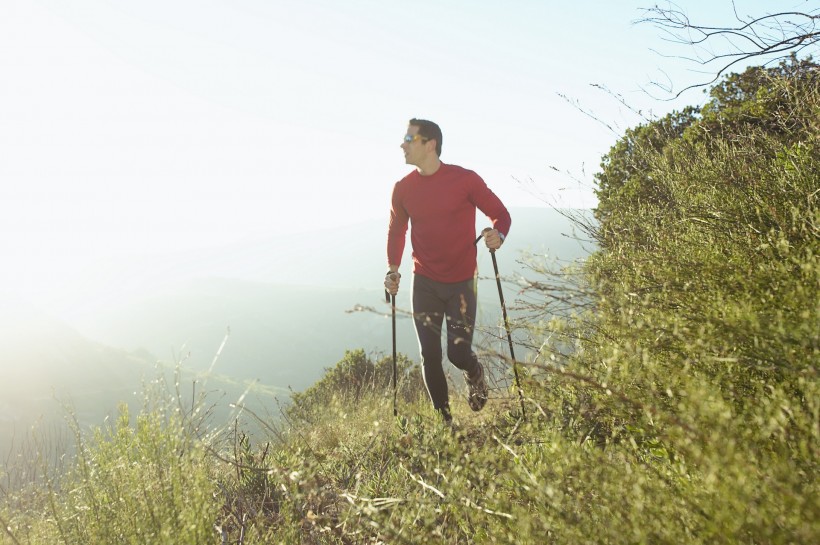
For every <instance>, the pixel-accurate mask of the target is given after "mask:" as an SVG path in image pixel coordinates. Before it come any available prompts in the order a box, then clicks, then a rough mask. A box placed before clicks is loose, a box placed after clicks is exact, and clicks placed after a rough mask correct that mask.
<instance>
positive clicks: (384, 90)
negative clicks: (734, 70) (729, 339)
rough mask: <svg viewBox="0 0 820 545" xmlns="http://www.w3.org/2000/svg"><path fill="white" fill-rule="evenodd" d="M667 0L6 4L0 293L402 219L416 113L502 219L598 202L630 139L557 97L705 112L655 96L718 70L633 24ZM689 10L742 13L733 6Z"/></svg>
mask: <svg viewBox="0 0 820 545" xmlns="http://www.w3.org/2000/svg"><path fill="white" fill-rule="evenodd" d="M653 3H654V2H652V1H647V2H641V1H640V0H629V1H586V2H550V1H546V0H519V1H515V0H513V1H509V2H499V1H484V0H470V1H466V0H464V1H446V0H437V1H433V0H413V1H409V2H408V1H394V0H372V1H371V0H346V1H339V0H302V1H296V0H264V1H263V0H232V1H217V0H197V1H187V0H162V1H157V0H131V1H128V0H117V1H114V0H71V1H67V0H40V1H37V0H29V1H24V0H2V2H0V255H2V263H3V265H2V267H0V284H2V285H3V286H5V287H6V289H7V290H11V291H14V292H15V293H18V294H20V295H22V296H23V297H32V298H36V297H37V295H38V294H42V293H43V292H44V291H45V292H47V291H48V290H54V289H59V286H60V285H69V284H70V282H69V283H66V282H64V281H63V277H64V276H66V275H67V276H70V275H72V274H74V275H78V274H81V273H82V271H83V270H85V269H87V268H89V267H95V266H99V265H101V264H103V263H104V262H105V260H107V259H111V258H116V257H117V256H123V255H135V254H149V253H162V252H168V251H173V250H174V249H190V248H204V247H208V246H211V245H216V244H226V243H230V242H232V241H236V240H242V239H247V238H249V237H250V238H261V237H270V236H282V237H290V236H296V235H294V233H298V232H300V231H305V230H315V229H322V228H327V227H330V226H333V225H343V224H350V223H355V222H358V221H361V220H365V219H373V218H383V219H384V220H385V222H386V220H387V213H388V199H389V195H390V190H391V188H392V185H393V183H394V182H395V181H397V180H398V179H400V178H401V177H402V176H403V175H404V174H406V173H407V172H409V170H410V169H409V167H408V166H407V165H405V164H404V162H403V157H402V154H401V151H400V149H399V145H400V143H401V137H402V136H403V134H404V131H405V129H406V125H407V120H408V119H410V118H411V117H421V118H427V119H432V120H434V121H436V122H438V123H439V124H440V125H441V127H442V129H443V133H444V150H443V154H442V160H444V161H445V162H449V163H455V164H460V165H462V166H465V167H467V168H471V169H473V170H475V171H477V172H478V173H479V174H480V175H481V176H482V177H483V178H484V179H485V180H486V181H487V183H488V184H489V185H490V187H491V188H492V189H493V190H494V191H495V192H496V193H497V194H498V195H499V196H500V197H501V198H502V200H504V201H505V202H506V204H507V205H508V206H543V205H544V200H546V201H548V202H550V203H554V204H557V205H560V206H587V207H588V206H594V204H595V199H594V194H593V192H592V173H594V172H595V171H596V170H597V168H598V164H599V161H600V158H601V156H602V155H603V154H604V153H606V152H607V150H608V149H609V147H610V146H611V145H612V144H613V143H614V142H615V140H616V134H613V132H611V131H609V130H607V129H606V128H605V127H604V126H603V125H602V124H600V123H596V122H595V121H593V120H591V119H590V118H589V117H586V116H584V115H583V114H582V113H581V112H579V111H578V109H576V108H574V107H573V106H571V105H570V104H569V103H568V102H567V101H566V100H565V99H564V98H561V96H559V95H565V96H567V97H569V98H570V99H571V100H573V101H578V102H579V103H580V104H581V105H583V106H584V107H585V108H589V109H591V110H593V111H594V112H596V114H597V115H598V116H599V117H600V118H601V119H602V120H604V121H606V122H607V123H609V124H611V125H613V126H614V127H615V128H616V132H622V131H623V130H624V129H625V128H627V127H630V126H633V125H635V124H636V123H637V122H638V121H639V119H638V118H637V117H636V116H634V115H632V114H630V113H629V112H628V111H627V110H626V109H625V108H623V107H622V106H621V105H620V104H619V103H618V102H617V101H616V100H614V99H612V98H611V97H610V96H607V94H606V93H603V92H602V91H600V90H598V89H595V88H593V87H592V86H591V84H601V85H605V86H607V87H608V88H610V89H612V90H613V91H614V92H616V93H619V94H622V95H623V97H624V98H625V100H626V101H627V102H628V103H629V104H631V105H633V106H634V107H635V108H639V109H642V110H643V111H650V110H651V111H653V112H654V113H656V114H658V115H663V114H665V113H667V112H668V111H670V110H672V109H675V108H680V107H682V106H684V105H687V104H700V103H702V102H703V100H704V95H703V94H702V93H701V92H699V91H693V92H689V93H687V94H685V95H684V96H683V97H682V99H681V100H677V101H672V102H663V101H657V100H653V99H652V98H651V97H649V96H647V95H646V94H645V93H643V92H642V91H641V88H642V87H646V86H647V85H648V84H649V82H650V81H652V80H653V79H656V78H662V77H663V76H662V74H664V73H665V74H667V75H668V76H669V77H670V78H671V79H672V80H673V82H674V83H675V84H676V86H677V87H679V88H680V87H684V86H685V85H687V84H689V83H692V82H693V81H695V80H702V79H704V78H703V76H701V75H697V74H694V73H692V72H689V71H687V70H690V69H692V68H693V66H692V65H689V64H686V63H683V62H682V61H680V60H673V59H666V58H663V57H660V56H659V55H658V54H657V53H655V52H653V51H652V50H651V49H653V48H654V49H659V50H662V51H664V52H668V53H679V54H683V53H685V51H682V50H680V49H674V48H673V46H672V45H670V44H668V43H666V42H664V41H663V40H662V36H661V33H660V31H658V30H657V29H654V28H652V27H650V26H648V25H635V24H633V22H634V21H635V20H636V19H638V18H640V17H641V12H640V11H639V8H641V7H651V5H653ZM811 4H812V2H806V1H803V0H792V1H785V2H772V1H762V0H754V1H738V3H737V6H738V10H739V11H740V12H741V13H747V14H762V13H765V12H767V11H770V10H771V9H773V8H772V6H773V5H775V6H780V7H783V8H798V9H803V10H808V9H809V8H810V7H812V8H815V9H816V4H815V6H811ZM680 6H681V7H682V9H684V10H685V11H687V12H688V13H689V14H690V15H691V17H692V19H694V20H700V21H704V22H709V23H712V22H714V23H718V24H725V23H729V22H731V19H730V18H731V4H730V3H729V2H728V0H727V1H723V0H698V1H686V0H682V1H681V2H680ZM707 79H708V78H707ZM551 167H555V168H557V169H558V171H556V170H554V169H553V168H551ZM560 171H571V172H572V173H573V174H574V175H575V176H576V177H578V178H579V179H580V180H581V182H580V183H579V182H578V181H574V180H573V178H572V177H570V176H568V175H566V174H564V173H562V172H560ZM516 179H519V180H532V182H533V184H532V186H531V188H530V190H526V189H524V188H522V186H521V185H520V184H519V183H518V182H516V181H515V180H516ZM532 188H535V192H537V193H540V195H541V196H540V197H539V196H536V195H534V194H533V190H532ZM55 286H57V287H55Z"/></svg>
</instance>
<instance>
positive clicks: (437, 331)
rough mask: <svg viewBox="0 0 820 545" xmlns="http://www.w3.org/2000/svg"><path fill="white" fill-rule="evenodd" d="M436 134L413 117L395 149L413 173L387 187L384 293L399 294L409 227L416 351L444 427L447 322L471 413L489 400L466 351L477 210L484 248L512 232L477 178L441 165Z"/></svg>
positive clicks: (471, 310)
mask: <svg viewBox="0 0 820 545" xmlns="http://www.w3.org/2000/svg"><path fill="white" fill-rule="evenodd" d="M441 144H442V136H441V129H440V128H439V126H438V125H436V124H435V123H433V122H432V121H426V120H423V119H411V120H410V125H409V127H408V129H407V134H406V135H405V137H404V142H403V143H402V144H401V148H402V150H403V151H404V160H405V162H406V163H407V164H408V165H413V166H415V167H416V169H415V170H414V171H413V172H411V173H410V174H408V175H407V176H405V177H404V178H403V179H402V180H400V181H399V182H397V183H396V185H395V186H394V187H393V196H392V206H391V209H390V225H389V228H388V234H387V263H388V267H389V270H388V272H387V275H386V277H385V281H384V287H385V289H386V290H387V291H388V292H389V293H391V294H393V295H395V294H396V293H398V290H399V284H400V280H401V274H399V272H398V271H399V265H400V264H401V257H402V253H403V251H404V245H405V234H406V233H407V224H408V221H409V222H410V223H411V224H412V229H411V234H410V241H411V244H412V248H413V286H412V290H413V291H412V310H413V320H414V322H415V326H416V334H417V335H418V339H419V346H420V349H421V361H422V370H423V374H424V384H425V386H426V387H427V392H428V393H429V394H430V399H431V401H432V402H433V407H434V408H435V409H436V410H437V411H438V412H439V414H440V415H441V417H442V418H443V419H444V421H445V422H447V423H450V422H451V421H452V416H451V415H450V404H449V393H448V389H447V379H446V378H445V376H444V369H443V368H442V351H441V331H442V322H443V321H444V319H445V318H446V320H447V358H448V359H449V360H450V362H452V363H453V365H455V366H456V367H458V368H459V369H461V370H462V371H463V372H464V377H465V379H466V381H467V385H468V387H469V397H468V401H469V404H470V408H471V409H472V410H474V411H480V410H481V409H482V408H483V407H484V404H485V403H486V402H487V382H486V380H485V379H484V370H483V369H482V367H481V364H480V363H479V362H478V358H477V357H476V355H475V353H474V352H473V350H472V342H473V327H474V325H475V315H476V279H477V278H476V277H477V270H476V251H477V250H476V246H475V223H476V220H475V217H476V208H478V209H479V210H480V211H481V212H483V213H484V215H486V216H487V217H488V218H489V219H490V221H491V222H492V225H493V228H492V229H489V230H485V232H484V242H485V243H486V245H487V247H488V248H490V249H491V250H497V249H498V248H500V247H501V245H502V244H503V242H504V238H505V237H506V235H507V233H508V232H509V229H510V224H511V220H510V214H509V212H507V209H506V208H505V207H504V204H503V203H502V202H501V200H499V198H498V197H497V196H496V195H495V194H494V193H493V192H492V191H490V189H489V188H488V187H487V185H486V184H485V183H484V180H482V179H481V178H480V177H479V176H478V175H477V174H476V173H475V172H473V171H471V170H467V169H464V168H461V167H458V166H455V165H448V164H445V163H442V162H441V160H440V159H439V158H440V157H441Z"/></svg>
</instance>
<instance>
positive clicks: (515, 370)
mask: <svg viewBox="0 0 820 545" xmlns="http://www.w3.org/2000/svg"><path fill="white" fill-rule="evenodd" d="M487 231H491V229H490V228H489V227H487V228H486V229H484V230H482V231H481V236H479V237H478V238H477V239H476V241H475V243H476V244H478V241H479V240H481V239H482V238H484V233H485V232H487ZM489 250H490V255H491V256H492V258H493V270H494V271H495V283H496V285H497V286H498V298H499V299H500V300H501V314H502V315H503V316H504V328H505V329H506V330H507V342H508V343H509V345H510V357H511V358H512V364H513V373H514V374H515V387H516V388H517V389H518V401H519V402H520V403H521V418H524V416H525V414H524V391H523V390H522V389H521V382H520V381H519V380H518V362H517V361H516V359H515V351H514V350H513V342H512V333H510V321H509V320H508V319H507V305H505V304H504V292H503V291H502V290H501V275H499V274H498V261H497V260H496V258H495V250H493V249H492V248H490V249H489Z"/></svg>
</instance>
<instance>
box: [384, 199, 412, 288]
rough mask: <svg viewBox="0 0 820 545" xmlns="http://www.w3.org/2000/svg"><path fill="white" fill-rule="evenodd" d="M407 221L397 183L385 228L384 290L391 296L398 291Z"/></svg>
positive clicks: (407, 216)
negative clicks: (385, 272)
mask: <svg viewBox="0 0 820 545" xmlns="http://www.w3.org/2000/svg"><path fill="white" fill-rule="evenodd" d="M409 221H410V216H409V215H408V214H407V211H406V210H405V209H404V206H403V205H402V203H401V192H400V188H399V184H398V183H397V184H396V185H395V186H393V195H392V196H391V198H390V223H389V225H388V227H387V274H386V275H385V279H384V288H385V289H386V290H387V291H388V292H389V293H391V294H392V295H395V294H396V293H397V292H398V291H399V280H400V279H401V275H400V274H399V273H398V271H399V265H401V258H402V254H404V245H405V243H406V235H407V224H408V222H409Z"/></svg>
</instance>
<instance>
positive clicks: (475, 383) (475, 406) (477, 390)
mask: <svg viewBox="0 0 820 545" xmlns="http://www.w3.org/2000/svg"><path fill="white" fill-rule="evenodd" d="M464 380H466V381H467V387H468V388H469V393H468V395H467V402H468V403H469V404H470V408H471V409H472V410H474V411H480V410H481V409H483V408H484V405H485V404H486V403H487V392H488V390H487V381H486V380H484V368H483V367H481V364H480V363H479V364H478V375H477V376H475V377H471V376H470V374H469V373H467V372H466V371H465V372H464Z"/></svg>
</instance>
